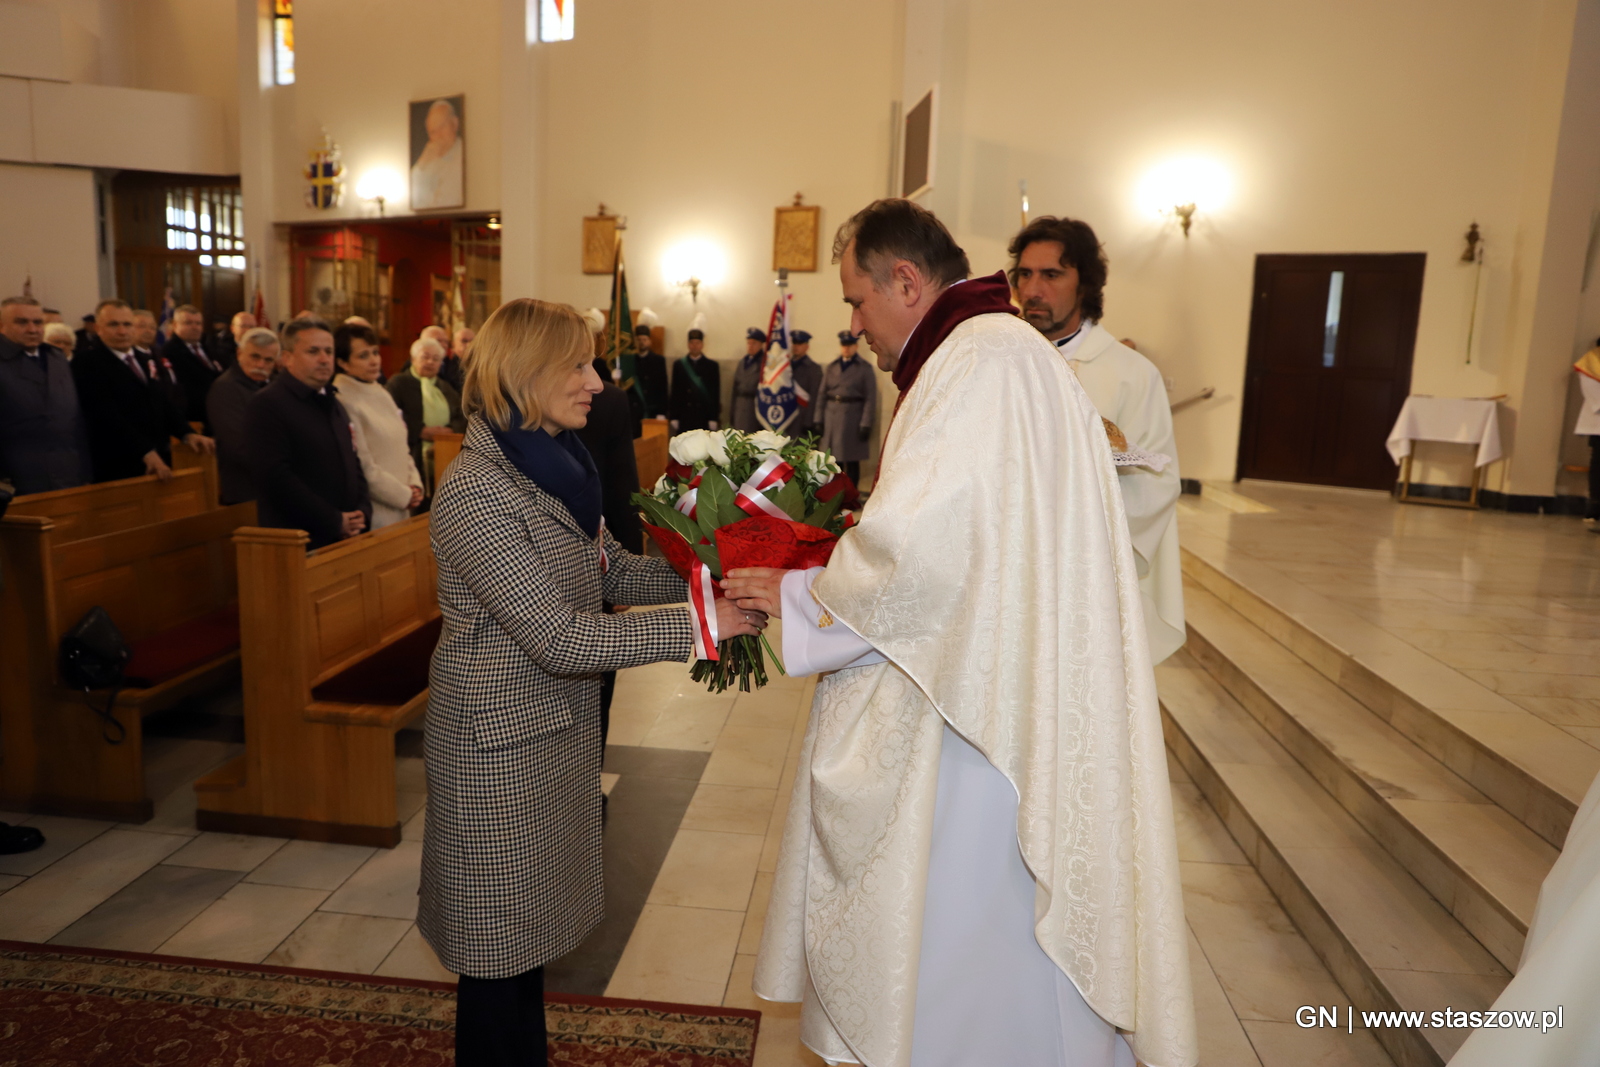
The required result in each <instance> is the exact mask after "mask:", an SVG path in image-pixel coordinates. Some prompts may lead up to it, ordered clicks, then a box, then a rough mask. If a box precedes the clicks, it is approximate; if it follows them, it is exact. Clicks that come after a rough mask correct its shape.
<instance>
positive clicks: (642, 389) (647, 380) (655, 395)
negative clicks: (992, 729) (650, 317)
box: [601, 322, 667, 419]
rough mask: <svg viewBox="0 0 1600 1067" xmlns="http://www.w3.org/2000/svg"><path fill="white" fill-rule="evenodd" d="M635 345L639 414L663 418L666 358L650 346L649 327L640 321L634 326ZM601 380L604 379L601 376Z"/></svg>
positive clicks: (664, 413) (650, 417)
mask: <svg viewBox="0 0 1600 1067" xmlns="http://www.w3.org/2000/svg"><path fill="white" fill-rule="evenodd" d="M633 337H634V341H635V347H636V348H638V350H639V357H638V364H637V371H636V373H637V374H638V378H639V394H640V400H641V402H642V403H641V408H640V414H642V415H643V416H644V417H645V418H647V419H660V418H665V417H666V414H667V358H666V357H665V356H663V355H662V354H661V353H659V352H656V351H655V350H654V349H653V347H652V342H651V338H650V327H648V326H646V325H645V324H644V323H642V322H641V323H640V324H639V325H638V326H636V327H634V330H633ZM601 380H602V381H605V380H606V379H604V378H602V379H601Z"/></svg>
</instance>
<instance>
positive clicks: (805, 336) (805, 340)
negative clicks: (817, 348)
mask: <svg viewBox="0 0 1600 1067" xmlns="http://www.w3.org/2000/svg"><path fill="white" fill-rule="evenodd" d="M789 340H791V341H793V342H794V343H795V344H797V345H804V344H810V343H811V335H810V334H809V333H806V332H805V331H804V330H794V331H792V332H791V333H790V334H789Z"/></svg>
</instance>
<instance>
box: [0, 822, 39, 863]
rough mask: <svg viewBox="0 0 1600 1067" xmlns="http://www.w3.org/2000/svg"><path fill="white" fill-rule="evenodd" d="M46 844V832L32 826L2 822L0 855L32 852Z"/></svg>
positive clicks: (0, 828) (0, 824)
mask: <svg viewBox="0 0 1600 1067" xmlns="http://www.w3.org/2000/svg"><path fill="white" fill-rule="evenodd" d="M43 845H44V834H42V833H40V832H39V831H38V830H37V829H36V828H34V827H32V826H12V825H10V824H9V823H3V822H0V856H15V855H16V854H17V853H19V852H32V851H33V850H34V849H36V848H39V847H41V846H43Z"/></svg>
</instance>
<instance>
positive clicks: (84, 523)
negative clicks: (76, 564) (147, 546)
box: [6, 449, 217, 543]
mask: <svg viewBox="0 0 1600 1067" xmlns="http://www.w3.org/2000/svg"><path fill="white" fill-rule="evenodd" d="M184 451H187V449H185V450H184ZM195 458H196V460H198V459H199V458H200V457H198V456H197V457H195ZM213 471H214V468H213ZM210 480H211V482H213V483H214V482H215V473H213V474H212V475H211V479H210ZM216 506H217V495H216V493H215V491H214V486H213V485H211V484H208V480H207V475H206V471H205V469H204V467H203V466H195V467H192V468H188V469H185V470H179V471H174V472H173V475H172V478H171V479H170V480H169V481H165V482H163V481H162V480H161V479H159V478H156V477H154V476H153V475H149V474H144V475H140V476H139V477H137V478H123V479H121V480H119V481H115V482H98V483H96V484H94V485H80V486H78V487H77V488H75V489H55V490H52V491H50V492H48V493H29V494H27V495H25V496H19V497H17V498H16V499H15V500H13V501H12V502H11V506H10V507H9V508H7V509H6V515H8V516H11V515H38V516H41V517H44V518H48V519H50V520H51V521H53V522H54V523H55V527H56V540H57V542H58V543H60V542H65V541H78V540H82V539H83V538H85V537H95V536H98V535H100V534H108V533H115V532H116V531H118V530H128V529H132V528H133V527H135V526H149V525H151V524H152V523H158V522H166V521H167V520H169V519H181V518H183V517H185V516H187V515H198V514H200V513H201V512H202V511H208V510H210V509H212V508H215V507H216Z"/></svg>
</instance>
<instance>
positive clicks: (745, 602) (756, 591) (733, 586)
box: [722, 567, 789, 619]
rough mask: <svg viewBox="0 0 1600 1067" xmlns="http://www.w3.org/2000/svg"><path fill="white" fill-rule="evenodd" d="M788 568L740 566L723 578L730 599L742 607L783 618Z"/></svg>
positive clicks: (723, 586)
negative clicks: (784, 585) (785, 578)
mask: <svg viewBox="0 0 1600 1067" xmlns="http://www.w3.org/2000/svg"><path fill="white" fill-rule="evenodd" d="M788 573H789V572H788V571H786V570H780V569H778V568H776V567H739V568H736V569H734V570H731V571H729V572H728V574H727V576H726V577H725V578H723V580H722V588H723V591H724V592H726V593H727V594H728V599H730V600H732V601H734V602H735V603H737V604H738V605H739V606H740V607H741V608H747V609H749V610H751V611H760V612H765V613H766V614H768V615H771V616H772V617H773V618H775V619H781V618H783V576H784V575H785V574H788Z"/></svg>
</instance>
